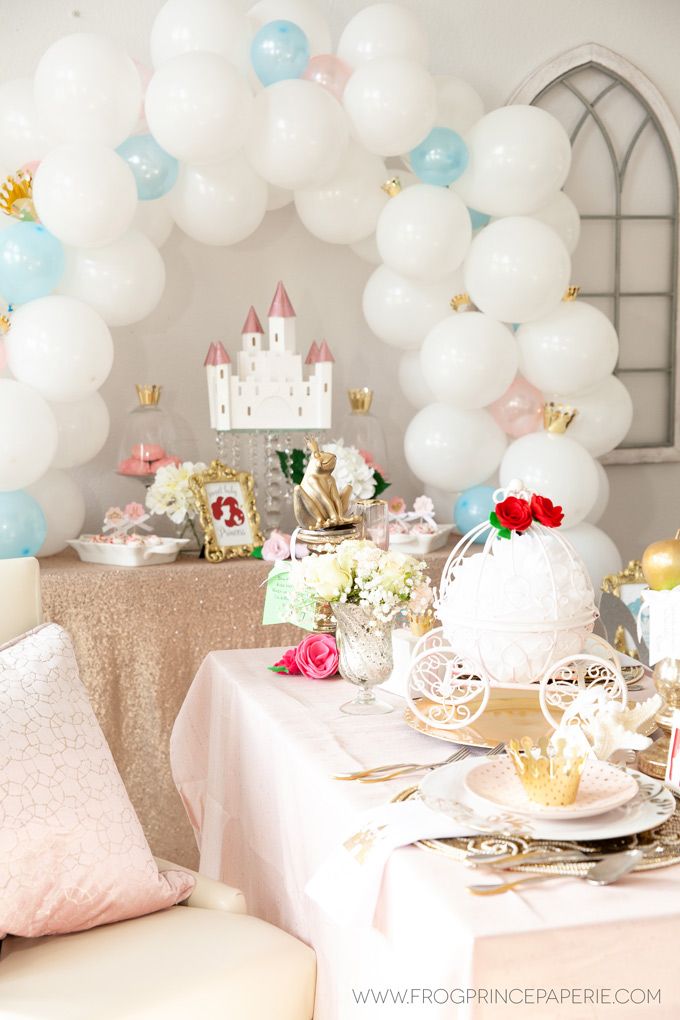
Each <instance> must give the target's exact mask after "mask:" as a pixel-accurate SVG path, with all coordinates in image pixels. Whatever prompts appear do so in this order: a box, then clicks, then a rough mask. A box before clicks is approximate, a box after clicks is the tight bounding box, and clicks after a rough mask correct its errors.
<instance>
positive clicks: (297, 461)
mask: <svg viewBox="0 0 680 1020" xmlns="http://www.w3.org/2000/svg"><path fill="white" fill-rule="evenodd" d="M308 460H309V455H308V454H307V453H305V451H304V450H293V451H292V453H291V462H292V465H293V466H292V471H291V481H292V482H293V484H294V485H299V484H300V482H301V481H302V478H303V476H304V473H305V468H306V467H307V461H308Z"/></svg>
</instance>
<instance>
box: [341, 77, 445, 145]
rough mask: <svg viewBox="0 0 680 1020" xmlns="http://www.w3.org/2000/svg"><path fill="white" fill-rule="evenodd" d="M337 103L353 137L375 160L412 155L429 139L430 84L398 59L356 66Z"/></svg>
mask: <svg viewBox="0 0 680 1020" xmlns="http://www.w3.org/2000/svg"><path fill="white" fill-rule="evenodd" d="M342 98H343V102H344V104H345V110H346V111H347V115H348V117H349V120H350V124H351V126H352V130H353V132H354V134H355V136H356V137H357V138H358V140H359V141H360V142H361V144H362V145H363V146H364V148H366V149H368V150H369V152H376V153H378V155H380V156H398V155H399V154H400V153H402V152H408V151H409V150H410V149H413V148H414V147H415V146H416V145H418V144H419V142H422V140H423V138H425V136H426V135H427V134H429V132H430V130H431V129H432V127H433V126H434V122H435V116H436V113H437V89H436V87H435V84H434V79H433V78H432V76H431V75H430V74H429V73H428V72H427V71H426V70H425V68H424V67H422V66H421V65H420V64H418V63H416V62H415V61H414V60H407V59H405V58H404V57H384V58H382V59H380V60H370V61H368V63H366V64H361V65H360V66H359V67H358V68H357V69H356V71H355V72H354V74H353V75H352V77H351V78H350V79H349V81H348V82H347V86H346V88H345V91H344V93H343V97H342Z"/></svg>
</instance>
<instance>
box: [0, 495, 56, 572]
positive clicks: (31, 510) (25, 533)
mask: <svg viewBox="0 0 680 1020" xmlns="http://www.w3.org/2000/svg"><path fill="white" fill-rule="evenodd" d="M46 534H47V522H46V521H45V515H44V513H43V512H42V510H41V508H40V504H39V503H38V502H37V501H36V500H35V499H33V496H29V494H28V493H27V492H22V491H15V492H0V560H12V559H16V558H17V557H19V556H35V555H36V553H37V552H38V549H39V548H40V546H41V545H42V544H43V542H44V541H45V535H46Z"/></svg>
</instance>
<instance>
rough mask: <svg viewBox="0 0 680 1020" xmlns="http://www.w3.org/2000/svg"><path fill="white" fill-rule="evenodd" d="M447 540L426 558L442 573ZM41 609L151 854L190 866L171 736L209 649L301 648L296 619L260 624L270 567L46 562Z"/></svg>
mask: <svg viewBox="0 0 680 1020" xmlns="http://www.w3.org/2000/svg"><path fill="white" fill-rule="evenodd" d="M448 552H449V549H448V548H447V549H444V550H442V551H441V552H438V553H434V554H433V555H432V556H430V557H428V558H427V559H428V564H430V565H431V573H432V576H433V579H436V580H438V574H439V572H440V571H441V569H442V567H443V565H444V562H445V560H446V556H447V554H448ZM40 562H41V577H42V597H43V608H44V613H45V618H46V619H48V620H53V621H55V622H56V623H59V624H61V625H62V626H63V627H65V628H66V630H68V631H69V633H70V634H71V635H72V637H73V641H74V644H75V648H76V654H77V656H78V662H79V665H80V671H81V676H82V679H83V682H84V684H85V686H86V688H87V690H88V693H89V695H90V698H91V700H92V704H93V707H94V710H95V712H96V714H97V718H98V719H99V722H100V723H101V726H102V728H103V730H104V733H105V735H106V738H107V740H108V742H109V745H110V747H111V751H112V752H113V756H114V758H115V760H116V764H117V765H118V768H119V770H120V773H121V775H122V777H123V780H124V782H125V785H126V787H127V790H128V793H129V795H130V799H131V800H132V802H133V804H134V806H135V809H136V811H137V812H138V814H139V817H140V819H141V821H142V824H143V826H144V830H145V832H146V835H147V838H148V840H149V842H150V844H151V847H152V849H153V851H154V853H155V854H157V855H158V856H160V857H166V858H169V859H170V860H174V861H176V862H178V863H180V864H185V865H187V866H193V865H195V864H196V862H197V860H198V855H197V852H196V846H195V842H194V837H193V833H192V830H191V826H190V825H189V822H188V821H187V819H186V816H185V814H184V809H183V807H182V804H181V801H180V799H179V796H178V794H177V791H176V790H175V786H174V783H173V781H172V776H171V773H170V762H169V748H168V744H169V738H170V731H171V729H172V725H173V723H174V721H175V718H176V716H177V713H178V712H179V709H180V706H181V705H182V702H183V700H184V696H185V694H186V692H187V690H188V689H189V686H190V684H191V681H192V680H193V678H194V675H195V673H196V670H197V669H198V667H199V665H200V663H201V661H202V660H203V658H204V657H205V656H206V655H207V653H208V652H210V651H215V650H220V649H231V648H258V647H265V646H267V647H268V646H279V645H293V644H296V643H297V642H298V641H299V640H300V637H301V633H302V632H301V631H300V630H298V629H297V628H296V627H291V626H289V625H285V626H267V627H264V626H262V624H261V622H260V621H261V618H262V606H263V600H264V588H263V582H264V581H265V578H266V577H267V574H268V573H269V570H270V567H271V564H268V563H263V562H262V561H259V560H253V559H247V560H230V561H227V562H225V563H220V564H212V563H207V562H206V561H204V560H198V559H196V558H193V557H188V556H183V557H180V559H179V560H178V561H177V562H176V563H172V564H166V565H162V566H151V567H141V568H138V569H134V568H119V567H104V566H98V565H96V564H92V563H81V562H80V560H78V558H77V557H76V555H75V553H73V552H72V551H70V550H69V551H68V552H64V553H60V554H59V555H58V556H51V557H49V558H48V559H44V560H41V561H40Z"/></svg>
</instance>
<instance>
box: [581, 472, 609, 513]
mask: <svg viewBox="0 0 680 1020" xmlns="http://www.w3.org/2000/svg"><path fill="white" fill-rule="evenodd" d="M595 467H596V468H597V475H598V479H599V481H598V486H599V488H598V490H597V499H596V500H595V502H594V504H593V509H592V510H591V511H590V513H589V514H588V516H587V517H586V521H587V522H588V523H589V524H597V522H598V521H599V520H600V518H601V517H602V515H603V513H604V512H605V510H606V509H607V503H608V502H609V478H608V476H607V472H606V471H605V469H604V467H603V465H602V464H601V463H600V461H599V460H596V461H595Z"/></svg>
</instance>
